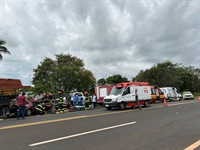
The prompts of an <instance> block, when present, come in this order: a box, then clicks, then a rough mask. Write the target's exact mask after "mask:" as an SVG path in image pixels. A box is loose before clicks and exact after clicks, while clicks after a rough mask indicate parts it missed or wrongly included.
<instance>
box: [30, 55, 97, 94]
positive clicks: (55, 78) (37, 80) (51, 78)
mask: <svg viewBox="0 0 200 150" xmlns="http://www.w3.org/2000/svg"><path fill="white" fill-rule="evenodd" d="M55 56H56V59H55V60H53V59H51V58H45V59H44V60H43V61H42V62H41V63H40V65H38V67H37V68H36V69H34V70H33V72H34V76H33V80H32V83H33V84H34V92H35V93H42V92H43V91H47V92H57V91H58V90H61V91H63V92H64V93H69V92H73V91H88V90H89V91H90V90H93V89H92V88H93V87H94V85H95V82H96V79H95V78H94V75H93V73H92V72H91V71H89V70H86V69H85V68H84V63H83V60H81V59H79V58H77V57H75V56H72V55H70V54H58V55H55Z"/></svg>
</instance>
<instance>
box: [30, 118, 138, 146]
mask: <svg viewBox="0 0 200 150" xmlns="http://www.w3.org/2000/svg"><path fill="white" fill-rule="evenodd" d="M135 123H136V122H129V123H124V124H120V125H116V126H111V127H107V128H102V129H97V130H92V131H88V132H83V133H79V134H74V135H69V136H65V137H60V138H56V139H52V140H47V141H43V142H38V143H34V144H30V145H29V146H37V145H42V144H46V143H51V142H55V141H60V140H64V139H69V138H73V137H77V136H81V135H86V134H90V133H94V132H99V131H104V130H108V129H113V128H118V127H122V126H127V125H131V124H135Z"/></svg>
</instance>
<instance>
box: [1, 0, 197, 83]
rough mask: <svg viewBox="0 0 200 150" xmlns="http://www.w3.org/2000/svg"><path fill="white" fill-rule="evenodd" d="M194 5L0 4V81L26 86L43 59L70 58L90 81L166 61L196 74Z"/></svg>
mask: <svg viewBox="0 0 200 150" xmlns="http://www.w3.org/2000/svg"><path fill="white" fill-rule="evenodd" d="M199 29H200V1H199V0H190V1H189V0H186V1H183V0H167V1H166V0H165V1H164V0H144V1H141V0H127V1H126V0H1V2H0V39H3V40H4V41H6V45H5V46H6V47H7V48H8V50H9V51H10V52H11V55H6V54H2V55H3V60H2V61H0V77H4V78H17V79H21V81H22V83H23V84H24V85H29V84H30V81H31V80H32V76H33V69H34V68H36V67H37V66H38V64H40V62H41V61H43V59H44V58H45V57H49V58H52V59H55V54H60V53H64V54H68V53H69V54H71V55H73V56H76V57H78V58H80V59H82V60H83V61H84V63H85V68H86V69H88V70H90V71H92V72H93V74H94V76H95V77H96V79H97V80H98V79H100V78H107V77H108V76H112V75H114V74H121V75H122V76H123V77H127V78H128V79H129V80H131V78H132V77H134V76H135V75H137V74H138V73H139V71H140V70H145V69H149V68H151V67H152V66H153V64H156V63H158V62H163V61H165V60H167V59H170V60H171V61H172V62H173V63H182V65H183V66H189V65H191V66H194V67H196V68H200V60H199V59H200V57H199V55H200V49H199V43H200V40H199V39H200V38H199V35H200V30H199Z"/></svg>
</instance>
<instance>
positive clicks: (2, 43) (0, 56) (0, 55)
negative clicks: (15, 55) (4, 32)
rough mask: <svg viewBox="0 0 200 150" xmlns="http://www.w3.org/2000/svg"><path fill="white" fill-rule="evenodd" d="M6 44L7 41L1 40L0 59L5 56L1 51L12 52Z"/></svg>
mask: <svg viewBox="0 0 200 150" xmlns="http://www.w3.org/2000/svg"><path fill="white" fill-rule="evenodd" d="M5 44H6V42H5V41H3V40H0V61H1V60H2V59H3V56H2V54H1V53H4V54H10V52H9V51H8V49H7V48H6V47H5V46H4V45H5Z"/></svg>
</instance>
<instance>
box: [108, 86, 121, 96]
mask: <svg viewBox="0 0 200 150" xmlns="http://www.w3.org/2000/svg"><path fill="white" fill-rule="evenodd" d="M123 91H124V88H116V87H113V88H112V90H111V91H110V95H119V94H122V92H123Z"/></svg>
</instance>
